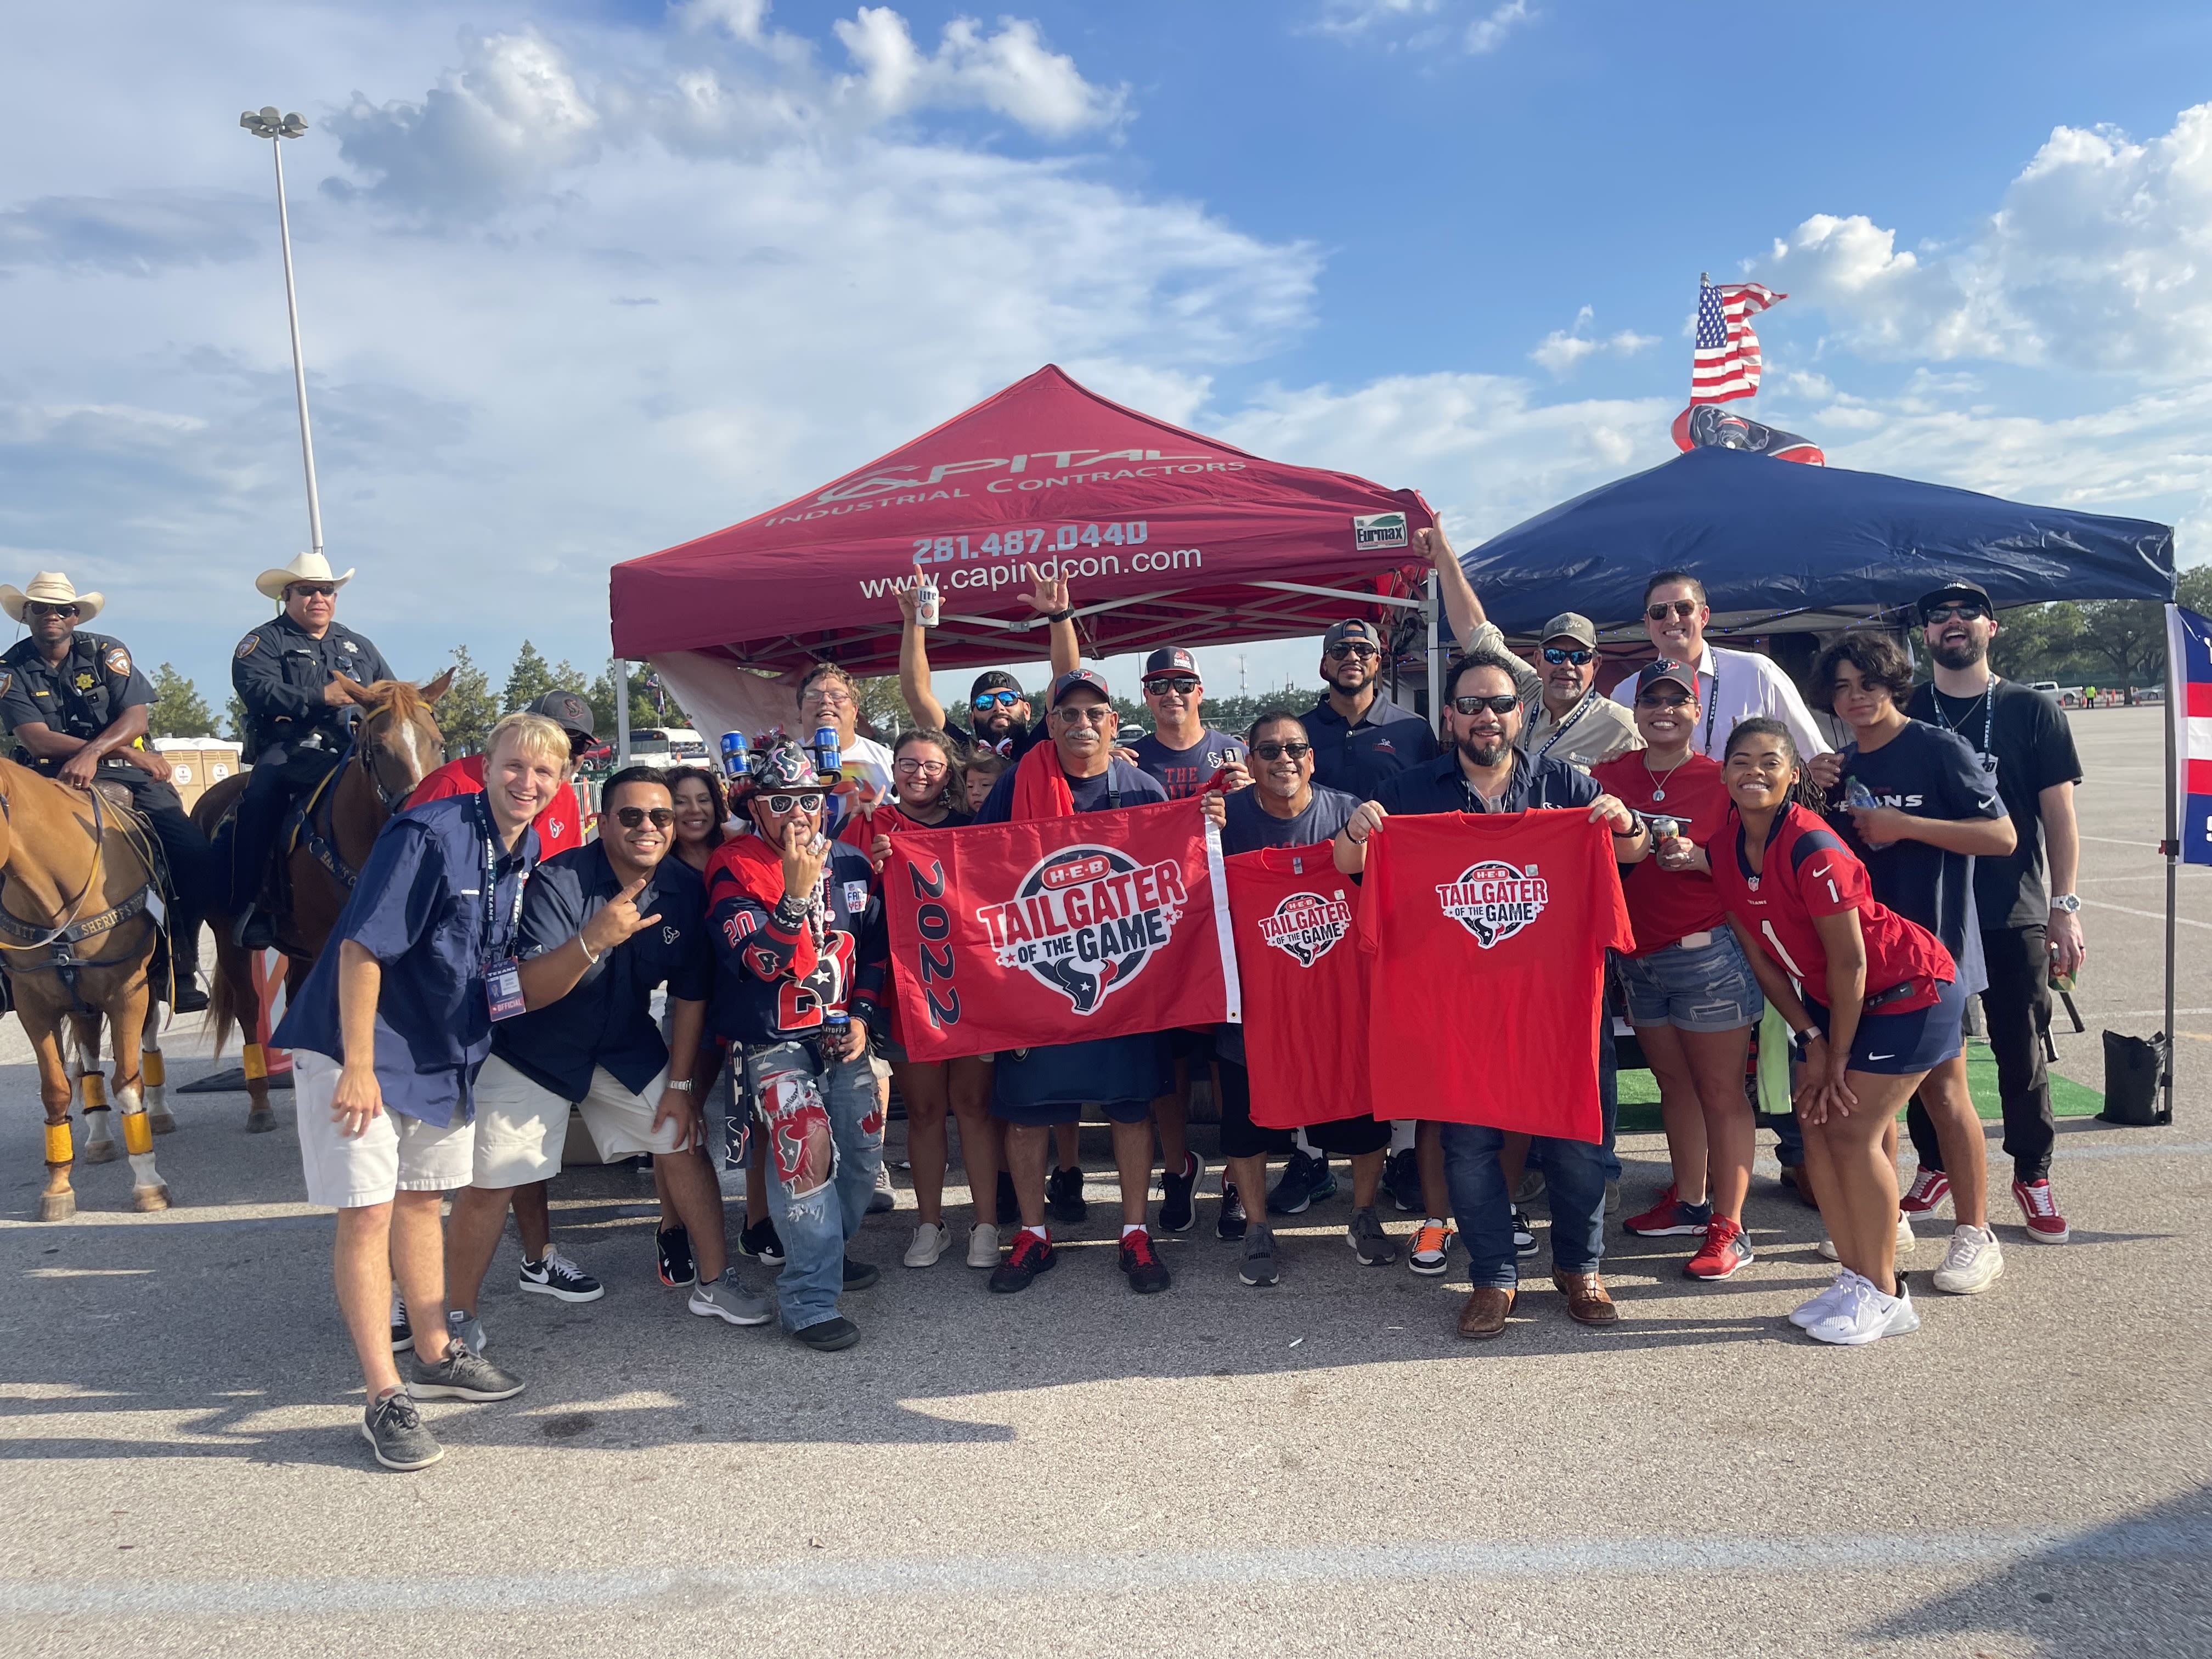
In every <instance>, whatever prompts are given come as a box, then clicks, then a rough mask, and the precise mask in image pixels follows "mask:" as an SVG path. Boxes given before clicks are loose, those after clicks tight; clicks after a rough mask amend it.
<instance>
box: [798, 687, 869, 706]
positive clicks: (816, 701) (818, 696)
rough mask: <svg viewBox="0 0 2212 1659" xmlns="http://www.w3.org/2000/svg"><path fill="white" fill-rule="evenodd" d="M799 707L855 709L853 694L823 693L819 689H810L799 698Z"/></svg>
mask: <svg viewBox="0 0 2212 1659" xmlns="http://www.w3.org/2000/svg"><path fill="white" fill-rule="evenodd" d="M799 707H800V708H854V707H857V705H856V704H855V703H854V700H853V694H852V693H851V692H849V691H845V690H827V691H825V690H822V689H821V688H819V687H815V688H813V689H811V690H809V691H808V692H807V694H806V695H805V696H803V697H801V698H800V699H799Z"/></svg>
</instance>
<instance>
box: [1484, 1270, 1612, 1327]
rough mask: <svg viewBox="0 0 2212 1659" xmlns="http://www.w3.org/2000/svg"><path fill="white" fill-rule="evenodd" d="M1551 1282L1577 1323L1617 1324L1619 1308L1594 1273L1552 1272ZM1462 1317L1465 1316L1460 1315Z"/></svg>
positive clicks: (1570, 1316)
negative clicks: (1564, 1299)
mask: <svg viewBox="0 0 2212 1659" xmlns="http://www.w3.org/2000/svg"><path fill="white" fill-rule="evenodd" d="M1552 1283H1553V1284H1554V1285H1558V1286H1559V1293H1560V1294H1561V1295H1562V1296H1564V1297H1566V1298H1567V1316H1568V1317H1569V1318H1570V1319H1572V1320H1573V1321H1574V1322H1575V1323H1577V1325H1618V1324H1619V1323H1620V1309H1618V1308H1616V1307H1614V1306H1613V1298H1612V1297H1609V1296H1607V1294H1606V1291H1605V1286H1604V1285H1603V1284H1602V1283H1601V1282H1600V1281H1599V1279H1598V1276H1597V1275H1596V1274H1595V1273H1553V1275H1552ZM1461 1317H1462V1319H1464V1318H1465V1316H1464V1315H1462V1316H1461Z"/></svg>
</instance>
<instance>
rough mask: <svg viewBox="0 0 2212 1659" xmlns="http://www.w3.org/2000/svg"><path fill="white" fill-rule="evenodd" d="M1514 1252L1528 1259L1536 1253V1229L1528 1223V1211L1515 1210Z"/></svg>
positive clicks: (1524, 1259) (1523, 1258)
mask: <svg viewBox="0 0 2212 1659" xmlns="http://www.w3.org/2000/svg"><path fill="white" fill-rule="evenodd" d="M1513 1254H1514V1255H1517V1256H1519V1257H1521V1258H1522V1260H1523V1261H1526V1260H1527V1259H1528V1257H1530V1256H1532V1255H1535V1254H1536V1230H1535V1229H1534V1227H1532V1226H1530V1225H1528V1212H1527V1211H1525V1210H1516V1211H1514V1212H1513Z"/></svg>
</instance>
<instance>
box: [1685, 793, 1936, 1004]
mask: <svg viewBox="0 0 2212 1659" xmlns="http://www.w3.org/2000/svg"><path fill="white" fill-rule="evenodd" d="M1705 856H1706V858H1707V859H1708V860H1711V863H1712V866H1713V886H1714V888H1715V890H1717V891H1718V892H1719V894H1720V896H1721V902H1723V903H1724V904H1725V905H1727V906H1728V908H1729V915H1733V916H1735V918H1736V919H1737V920H1738V921H1741V922H1742V923H1743V925H1744V927H1745V929H1746V931H1747V932H1748V933H1750V934H1751V936H1752V937H1753V939H1757V940H1758V941H1759V948H1760V949H1761V950H1763V951H1765V952H1766V954H1767V955H1768V956H1769V957H1772V958H1773V959H1774V960H1775V961H1776V962H1778V963H1781V964H1782V968H1783V970H1784V972H1785V973H1787V974H1788V975H1790V978H1792V979H1794V980H1796V981H1797V984H1798V987H1799V988H1800V990H1801V992H1802V994H1804V995H1805V996H1808V997H1810V998H1811V999H1812V1000H1814V1001H1815V1002H1817V1003H1819V1004H1820V1006H1822V1007H1823V1008H1825V1007H1826V1006H1828V951H1827V947H1826V945H1823V944H1821V942H1820V930H1819V929H1818V928H1816V927H1814V925H1813V918H1814V917H1815V916H1836V915H1842V914H1843V913H1844V911H1846V910H1857V912H1858V913H1859V934H1860V937H1861V938H1863V939H1864V940H1865V941H1866V961H1867V966H1866V994H1867V995H1868V997H1869V999H1871V998H1873V997H1875V996H1877V995H1879V994H1881V993H1882V992H1884V991H1890V990H1894V989H1895V987H1898V986H1899V985H1903V984H1905V983H1907V982H1911V984H1912V989H1911V991H1909V992H1907V993H1906V994H1904V995H1901V996H1899V997H1897V998H1895V999H1894V1000H1891V1001H1887V1002H1884V1003H1883V1004H1881V1006H1880V1008H1878V1009H1877V1010H1875V1012H1880V1013H1885V1014H1904V1013H1910V1012H1911V1011H1912V1010H1914V1009H1916V1008H1926V1007H1929V1006H1931V1005H1933V1004H1934V1003H1935V1002H1936V1000H1937V998H1938V992H1937V990H1936V986H1937V985H1938V984H1939V983H1942V984H1948V983H1950V982H1951V981H1953V980H1954V979H1956V978H1957V977H1958V975H1959V969H1958V967H1957V965H1956V964H1955V963H1953V962H1952V960H1951V953H1950V952H1949V951H1947V950H1945V949H1944V948H1943V942H1942V940H1941V939H1937V938H1936V935H1935V934H1933V933H1929V931H1928V930H1927V929H1926V928H1925V927H1922V926H1920V924H1919V923H1917V922H1915V921H1906V920H1905V918H1904V917H1903V916H1900V915H1898V914H1897V913H1896V912H1895V911H1893V910H1891V909H1890V908H1887V906H1885V905H1882V904H1881V903H1879V902H1876V900H1875V896H1874V889H1873V887H1872V886H1871V885H1870V884H1869V883H1868V881H1867V872H1866V866H1864V865H1863V864H1861V863H1860V862H1859V861H1858V859H1857V855H1855V854H1853V853H1852V852H1851V849H1850V848H1848V847H1846V846H1844V843H1843V841H1842V838H1841V837H1839V836H1838V835H1837V834H1836V832H1835V831H1834V830H1832V829H1830V828H1828V826H1827V824H1826V822H1825V821H1823V820H1822V819H1821V818H1820V817H1819V815H1818V814H1816V813H1813V812H1808V811H1806V810H1805V809H1804V808H1803V807H1802V806H1800V805H1797V803H1796V802H1795V801H1792V802H1790V804H1789V805H1787V806H1784V808H1783V809H1782V810H1781V811H1779V812H1778V813H1776V814H1775V816H1774V823H1773V826H1772V828H1771V829H1770V830H1769V831H1768V833H1767V837H1766V857H1765V860H1764V861H1763V863H1762V864H1761V866H1760V869H1759V873H1758V874H1757V875H1753V874H1752V872H1751V864H1750V861H1749V860H1747V859H1746V858H1745V857H1744V850H1743V820H1742V819H1741V818H1740V817H1737V816H1736V811H1735V807H1734V806H1730V807H1729V813H1728V817H1727V818H1726V820H1725V821H1724V822H1723V823H1722V825H1721V833H1720V834H1719V835H1718V836H1715V837H1714V838H1713V841H1712V844H1711V846H1709V847H1707V848H1706V849H1705Z"/></svg>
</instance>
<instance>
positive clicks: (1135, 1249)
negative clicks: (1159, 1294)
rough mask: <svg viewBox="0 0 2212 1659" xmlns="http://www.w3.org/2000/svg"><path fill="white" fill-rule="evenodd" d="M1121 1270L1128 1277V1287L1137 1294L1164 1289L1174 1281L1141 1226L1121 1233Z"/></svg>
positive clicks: (1148, 1293)
mask: <svg viewBox="0 0 2212 1659" xmlns="http://www.w3.org/2000/svg"><path fill="white" fill-rule="evenodd" d="M1121 1271H1122V1273H1125V1274H1126V1275H1127V1277H1128V1280H1129V1288H1130V1289H1131V1290H1133V1291H1135V1292H1136V1293H1137V1294H1138V1295H1139V1296H1150V1295H1152V1292H1154V1291H1164V1290H1165V1289H1167V1287H1168V1286H1169V1285H1170V1284H1172V1283H1173V1282H1174V1280H1173V1279H1171V1278H1170V1276H1169V1273H1168V1270H1167V1264H1166V1263H1165V1262H1164V1261H1161V1260H1160V1258H1159V1255H1158V1253H1157V1252H1156V1251H1155V1250H1154V1249H1152V1235H1151V1234H1150V1233H1148V1232H1146V1231H1145V1230H1144V1229H1143V1228H1141V1227H1139V1229H1137V1230H1136V1231H1134V1232H1127V1233H1123V1234H1122V1235H1121Z"/></svg>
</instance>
